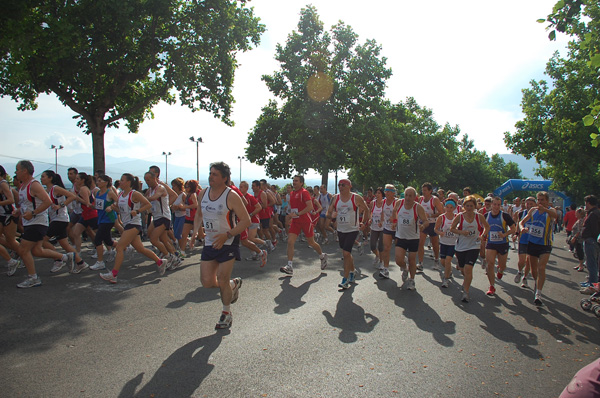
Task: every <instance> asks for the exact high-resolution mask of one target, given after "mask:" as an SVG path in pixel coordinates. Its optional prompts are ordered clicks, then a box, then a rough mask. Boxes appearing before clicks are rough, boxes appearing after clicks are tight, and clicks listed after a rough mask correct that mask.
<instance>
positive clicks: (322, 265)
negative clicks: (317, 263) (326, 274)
mask: <svg viewBox="0 0 600 398" xmlns="http://www.w3.org/2000/svg"><path fill="white" fill-rule="evenodd" d="M325 268H327V253H323V258H321V269H322V270H324V269H325Z"/></svg>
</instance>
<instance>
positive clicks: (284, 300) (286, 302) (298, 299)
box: [273, 272, 327, 315]
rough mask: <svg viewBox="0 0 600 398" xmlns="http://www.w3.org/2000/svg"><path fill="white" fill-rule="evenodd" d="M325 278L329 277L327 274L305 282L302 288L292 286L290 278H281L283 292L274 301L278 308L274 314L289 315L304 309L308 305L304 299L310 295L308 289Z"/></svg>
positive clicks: (321, 274) (274, 310)
mask: <svg viewBox="0 0 600 398" xmlns="http://www.w3.org/2000/svg"><path fill="white" fill-rule="evenodd" d="M324 276H327V274H326V273H325V272H321V273H320V274H319V276H317V277H316V278H313V279H311V280H308V281H306V282H304V283H303V284H301V285H300V286H294V285H292V278H291V277H290V276H282V277H280V278H279V280H280V281H281V292H280V293H279V294H278V295H277V297H275V299H274V300H275V303H276V304H277V306H276V307H275V308H274V309H273V312H275V313H276V314H280V315H281V314H287V313H288V312H290V311H291V310H295V309H297V308H300V307H302V306H303V305H304V304H306V301H303V300H302V297H304V295H305V294H306V293H308V289H309V288H310V286H311V285H312V284H313V283H317V282H318V281H319V280H320V279H321V278H322V277H324Z"/></svg>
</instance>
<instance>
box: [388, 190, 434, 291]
mask: <svg viewBox="0 0 600 398" xmlns="http://www.w3.org/2000/svg"><path fill="white" fill-rule="evenodd" d="M416 199H417V190H416V189H414V188H413V187H408V188H406V189H405V190H404V199H402V200H399V201H396V205H395V206H394V215H395V216H396V217H395V220H394V221H395V224H396V264H397V265H398V266H399V267H400V268H401V269H402V282H406V289H408V290H415V289H416V286H415V274H416V272H417V252H418V251H419V240H420V239H419V234H420V232H421V233H422V232H423V231H424V230H425V229H426V228H427V227H428V226H429V221H428V220H427V213H426V212H425V209H423V206H421V205H420V204H419V203H417V202H416ZM406 252H408V271H407V269H406ZM409 273H410V276H409ZM407 278H408V280H407Z"/></svg>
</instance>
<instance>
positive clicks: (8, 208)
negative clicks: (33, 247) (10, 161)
mask: <svg viewBox="0 0 600 398" xmlns="http://www.w3.org/2000/svg"><path fill="white" fill-rule="evenodd" d="M7 176H8V175H7V173H6V170H5V169H4V167H2V166H0V238H3V241H2V244H3V245H6V247H7V248H8V249H10V250H12V251H13V252H15V253H17V252H18V251H19V243H18V242H17V240H16V239H15V236H16V233H17V218H16V217H13V214H12V213H13V211H14V210H15V206H14V204H15V197H14V195H13V192H12V190H11V187H10V185H9V184H8V181H7V180H6V178H7ZM2 249H4V247H2ZM3 253H4V254H3V255H2V257H3V258H4V259H5V260H6V261H8V272H7V275H8V276H11V275H14V273H15V272H16V270H17V268H18V267H19V265H20V264H21V260H18V259H14V258H11V257H10V255H9V253H8V252H7V251H6V250H4V251H3ZM7 256H8V258H7Z"/></svg>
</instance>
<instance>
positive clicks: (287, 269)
mask: <svg viewBox="0 0 600 398" xmlns="http://www.w3.org/2000/svg"><path fill="white" fill-rule="evenodd" d="M279 271H280V272H283V273H284V274H287V275H294V269H293V268H292V267H290V266H289V265H286V266H284V267H281V268H279Z"/></svg>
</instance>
